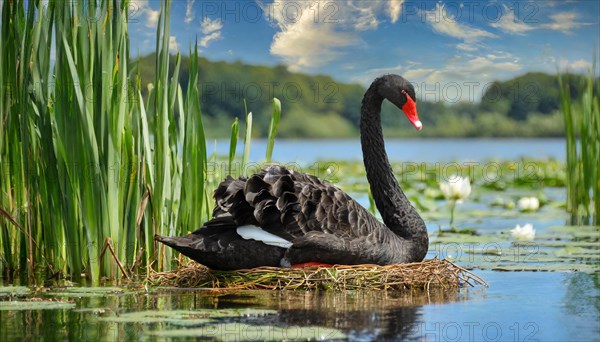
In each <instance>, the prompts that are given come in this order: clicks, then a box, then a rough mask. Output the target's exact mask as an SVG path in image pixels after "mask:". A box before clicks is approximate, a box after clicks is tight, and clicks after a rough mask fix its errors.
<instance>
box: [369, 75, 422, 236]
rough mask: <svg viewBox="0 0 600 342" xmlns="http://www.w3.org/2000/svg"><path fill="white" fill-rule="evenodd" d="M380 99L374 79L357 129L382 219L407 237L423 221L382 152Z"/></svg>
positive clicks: (420, 228) (388, 225)
mask: <svg viewBox="0 0 600 342" xmlns="http://www.w3.org/2000/svg"><path fill="white" fill-rule="evenodd" d="M383 100H384V99H383V97H382V96H381V95H380V94H379V93H378V92H377V85H376V84H375V83H374V84H373V85H371V87H370V88H369V90H368V91H367V92H366V93H365V96H364V98H363V102H362V107H361V122H360V131H361V143H362V150H363V158H364V163H365V169H366V171H367V179H368V181H369V184H370V186H371V193H372V194H373V199H374V200H375V204H376V205H377V209H378V210H379V212H380V213H381V217H382V218H383V222H384V223H385V224H386V226H387V227H388V228H389V229H390V230H392V231H393V232H394V233H395V234H397V235H399V236H401V237H403V238H406V239H409V238H413V237H415V236H417V235H419V234H422V232H423V230H425V224H424V222H423V220H422V219H421V217H420V216H419V214H418V213H417V211H416V210H415V208H414V207H413V206H412V205H411V204H410V202H409V201H408V199H407V198H406V195H404V192H402V190H401V189H400V186H399V185H398V181H397V180H396V177H395V176H394V173H393V172H392V167H391V166H390V163H389V160H388V156H387V153H386V152H385V144H384V142H383V132H382V128H381V118H380V113H381V104H382V102H383Z"/></svg>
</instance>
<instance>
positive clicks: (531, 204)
mask: <svg viewBox="0 0 600 342" xmlns="http://www.w3.org/2000/svg"><path fill="white" fill-rule="evenodd" d="M517 207H518V208H519V210H520V211H525V212H533V211H537V210H538V209H539V208H540V200H539V199H538V198H537V197H533V196H530V197H521V198H519V200H518V201H517Z"/></svg>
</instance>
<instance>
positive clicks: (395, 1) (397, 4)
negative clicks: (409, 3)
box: [387, 0, 404, 23]
mask: <svg viewBox="0 0 600 342" xmlns="http://www.w3.org/2000/svg"><path fill="white" fill-rule="evenodd" d="M402 4H404V0H389V2H388V4H387V13H388V15H389V16H390V20H391V21H392V23H395V22H397V21H398V18H400V12H401V11H402Z"/></svg>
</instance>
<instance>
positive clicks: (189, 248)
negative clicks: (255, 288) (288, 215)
mask: <svg viewBox="0 0 600 342" xmlns="http://www.w3.org/2000/svg"><path fill="white" fill-rule="evenodd" d="M237 228H238V227H237V223H236V222H235V221H234V220H233V218H232V217H231V216H222V217H217V218H214V219H212V220H210V221H208V222H206V223H205V224H204V226H202V227H201V228H200V229H198V230H196V231H195V232H193V233H192V234H187V235H184V236H174V237H166V236H158V235H157V236H155V239H156V240H157V241H160V242H162V243H164V244H166V245H167V246H169V247H171V248H173V249H175V250H177V251H178V252H180V253H181V254H183V255H185V256H187V257H189V258H191V259H193V260H196V261H197V262H199V263H201V264H203V265H205V266H207V267H209V268H212V269H217V270H233V269H244V268H253V267H259V266H275V267H277V266H280V263H281V258H282V257H283V254H284V252H285V248H281V247H277V246H271V245H266V244H264V243H262V242H261V241H256V240H246V239H244V238H243V237H242V236H240V235H239V234H238V233H237Z"/></svg>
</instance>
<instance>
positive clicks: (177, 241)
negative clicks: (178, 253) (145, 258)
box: [154, 234, 189, 249]
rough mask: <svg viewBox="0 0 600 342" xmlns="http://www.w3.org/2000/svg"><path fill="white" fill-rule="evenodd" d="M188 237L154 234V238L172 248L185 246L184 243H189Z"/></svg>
mask: <svg viewBox="0 0 600 342" xmlns="http://www.w3.org/2000/svg"><path fill="white" fill-rule="evenodd" d="M184 238H187V236H174V237H170V236H161V235H158V234H155V235H154V240H156V241H158V242H161V243H163V244H165V245H167V246H169V247H171V248H174V249H177V248H178V247H183V246H184V245H189V244H187V243H186V242H188V241H187V240H188V239H184Z"/></svg>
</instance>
